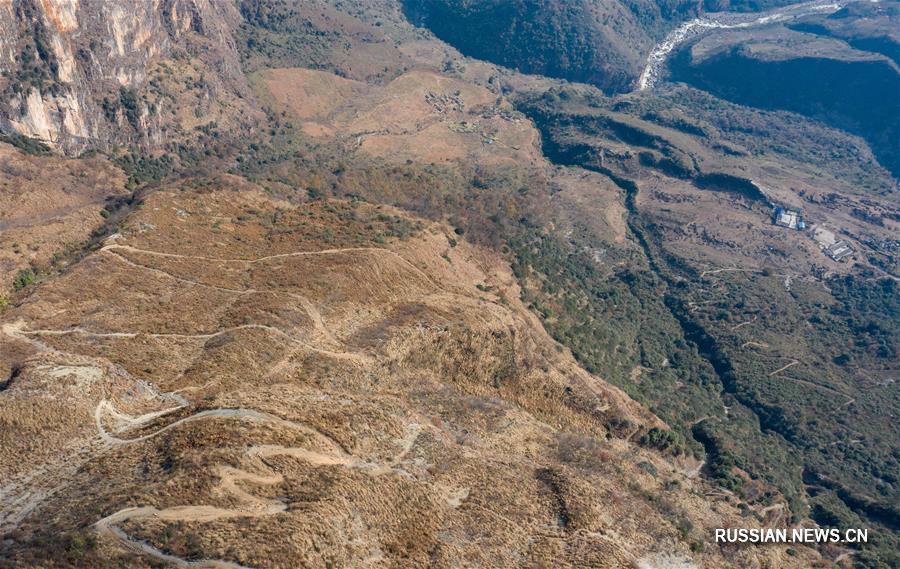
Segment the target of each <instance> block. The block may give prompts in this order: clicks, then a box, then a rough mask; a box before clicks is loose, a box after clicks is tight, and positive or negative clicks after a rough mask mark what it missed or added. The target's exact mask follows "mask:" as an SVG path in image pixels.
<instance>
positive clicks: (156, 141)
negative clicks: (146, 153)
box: [0, 0, 248, 152]
mask: <svg viewBox="0 0 900 569" xmlns="http://www.w3.org/2000/svg"><path fill="white" fill-rule="evenodd" d="M239 18H240V15H239V13H238V12H237V9H236V8H235V6H234V4H233V3H232V2H229V1H227V0H151V1H145V0H125V1H120V0H0V71H2V78H0V91H2V93H3V97H2V100H0V131H4V132H7V133H9V132H17V133H21V134H25V135H28V136H34V137H37V138H40V139H42V140H45V141H46V142H48V143H49V144H50V145H52V146H55V147H57V148H59V149H60V150H63V151H66V152H74V151H78V150H80V149H84V148H86V147H92V146H98V145H99V146H107V145H109V144H117V143H127V144H140V145H142V146H157V145H160V144H162V143H164V142H167V141H170V140H173V139H177V138H179V137H180V135H183V134H185V133H186V132H189V130H190V129H191V128H192V127H195V126H197V125H196V124H190V123H192V122H193V123H197V124H202V123H203V122H208V121H209V120H211V119H215V115H216V114H217V110H218V108H219V107H221V106H222V105H223V104H228V100H229V99H231V98H233V97H235V96H237V97H241V96H244V95H247V94H248V91H247V87H246V85H245V83H244V79H243V76H242V74H241V71H240V65H239V61H238V57H237V54H236V50H235V46H234V43H233V40H232V39H231V37H232V35H231V31H232V28H233V27H234V26H235V25H236V24H237V22H238V20H239ZM187 95H192V96H194V97H196V98H197V104H196V105H193V106H194V107H195V109H194V113H192V114H193V117H192V119H191V120H190V121H186V120H184V119H185V117H184V116H183V113H179V109H177V108H176V107H178V106H180V105H176V104H175V103H177V102H183V99H184V98H185V97H186V96H187ZM204 119H205V120H204Z"/></svg>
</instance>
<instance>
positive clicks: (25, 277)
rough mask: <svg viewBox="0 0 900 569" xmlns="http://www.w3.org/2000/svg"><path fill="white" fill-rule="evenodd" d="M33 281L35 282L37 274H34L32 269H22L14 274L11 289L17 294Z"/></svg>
mask: <svg viewBox="0 0 900 569" xmlns="http://www.w3.org/2000/svg"><path fill="white" fill-rule="evenodd" d="M35 280H37V274H36V273H35V272H34V269H22V270H21V271H19V272H18V273H16V278H15V279H13V288H14V289H15V290H16V292H18V291H20V290H22V289H23V288H25V287H28V286H30V285H32V284H34V281H35Z"/></svg>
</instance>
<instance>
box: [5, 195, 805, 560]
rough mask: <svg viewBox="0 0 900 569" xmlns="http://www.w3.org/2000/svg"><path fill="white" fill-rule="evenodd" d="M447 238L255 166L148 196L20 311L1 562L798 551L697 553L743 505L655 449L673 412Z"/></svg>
mask: <svg viewBox="0 0 900 569" xmlns="http://www.w3.org/2000/svg"><path fill="white" fill-rule="evenodd" d="M235 190H239V191H235ZM448 230H449V228H447V227H442V226H439V225H434V224H430V223H424V222H421V221H417V220H414V219H409V218H407V217H404V216H398V215H395V214H394V213H392V212H391V211H390V210H388V209H384V208H380V207H373V206H370V205H366V204H358V203H357V204H353V203H347V202H314V203H306V204H293V203H290V202H287V201H283V200H278V199H272V198H270V197H268V196H267V195H266V194H264V193H263V192H262V191H260V190H259V189H257V188H253V187H251V186H249V185H247V184H245V183H243V182H241V181H240V180H237V179H226V180H219V181H217V182H214V183H213V184H211V185H205V186H204V187H203V188H202V189H191V188H190V187H189V186H188V187H182V188H180V189H172V190H166V191H160V192H156V193H154V194H153V195H152V196H150V197H149V198H148V199H147V201H146V202H145V203H144V204H143V206H142V207H141V208H140V211H139V212H138V213H135V214H133V215H132V216H131V217H129V218H128V219H127V220H126V221H125V223H124V224H123V226H122V228H121V231H120V233H118V234H116V235H115V236H113V237H111V238H109V239H108V240H107V241H106V242H105V245H104V247H103V248H102V249H101V250H99V251H98V252H96V253H94V254H93V255H91V256H89V257H88V258H86V259H85V260H84V261H82V262H81V263H79V264H78V265H77V266H75V267H74V268H73V269H72V270H70V271H69V272H68V273H67V274H66V275H65V276H62V277H60V278H59V279H56V280H54V281H48V282H46V283H45V284H43V285H42V286H41V287H40V288H39V289H38V291H36V292H35V293H34V294H33V295H32V296H31V297H30V298H29V300H28V301H27V302H25V303H23V304H22V305H21V306H20V307H18V308H16V309H14V310H10V311H8V312H7V313H5V314H4V315H3V323H2V330H3V334H2V336H0V342H2V345H3V349H2V352H0V353H2V354H3V360H2V365H3V367H4V368H6V369H9V368H10V367H13V368H14V369H15V370H16V371H15V373H14V374H13V378H12V379H11V381H10V382H8V383H7V385H6V386H5V388H4V391H3V397H2V399H0V405H2V413H0V417H2V421H3V423H4V425H3V429H2V430H0V432H2V437H3V438H2V443H3V444H2V446H0V448H2V449H3V453H4V454H3V457H4V459H3V460H2V464H3V467H2V468H3V472H2V476H3V480H4V486H3V496H4V500H3V504H4V509H3V515H2V518H0V520H2V523H3V526H4V530H6V531H8V530H9V529H11V528H14V529H15V530H16V531H15V533H13V534H11V535H12V536H13V539H12V542H9V541H7V542H4V545H3V548H4V555H3V558H4V559H6V560H8V561H10V562H12V563H13V564H45V563H52V564H65V565H68V564H72V565H76V566H96V564H97V563H99V562H100V560H101V559H102V560H103V563H105V564H112V563H125V564H127V565H129V566H132V565H137V566H143V565H144V564H145V561H143V560H147V561H149V560H156V561H177V560H179V559H190V560H193V561H197V560H201V559H206V560H221V562H228V563H239V564H241V565H247V564H252V565H254V566H271V567H287V566H296V564H297V563H298V562H299V563H302V564H308V565H312V566H318V565H322V564H325V565H333V566H358V565H365V564H388V565H396V566H424V565H430V566H456V565H457V564H458V562H459V560H460V559H466V560H467V563H471V564H473V565H480V566H487V565H491V566H513V565H520V564H522V563H524V564H527V565H532V566H544V565H545V564H546V563H550V562H552V563H553V564H554V565H556V566H579V567H583V566H592V567H622V566H624V565H628V564H638V565H640V564H642V563H643V564H648V563H649V564H651V565H652V564H655V563H657V561H655V560H656V559H678V558H679V557H681V558H684V557H686V556H687V555H691V556H693V557H695V558H698V556H699V558H702V559H705V560H706V561H704V563H707V564H709V565H710V566H712V565H715V566H718V567H726V566H733V567H743V566H746V562H748V560H749V559H750V557H749V556H752V557H759V556H764V557H765V558H767V559H768V561H767V563H774V564H777V565H779V566H785V564H787V563H789V561H788V560H789V559H791V558H789V557H786V556H785V555H786V554H785V548H784V547H779V548H773V549H769V550H767V552H766V553H764V554H763V553H762V552H755V551H738V552H725V551H722V550H718V549H717V548H712V549H706V550H705V551H704V552H702V553H690V552H689V551H688V549H687V546H686V544H685V543H684V541H683V540H682V539H681V538H679V537H678V536H679V532H685V531H686V532H688V533H689V534H690V533H693V532H697V534H698V535H703V534H704V533H705V531H706V528H709V527H719V526H723V525H728V524H730V523H737V521H738V520H739V518H740V514H739V512H738V510H737V508H736V507H735V506H734V505H732V504H731V503H730V502H731V500H730V499H729V498H728V497H727V496H726V497H722V498H720V499H717V500H714V501H712V502H709V501H707V499H705V498H703V497H702V493H703V491H704V483H703V482H702V481H701V480H698V479H696V478H693V477H692V475H690V474H689V473H686V472H685V471H683V470H681V469H680V468H679V467H678V466H677V465H676V464H674V463H673V462H672V461H671V459H669V460H665V459H664V458H663V457H661V456H660V455H659V454H657V453H656V452H652V451H647V450H643V449H641V448H639V447H638V446H636V445H635V444H634V442H633V441H636V440H638V439H640V438H641V433H647V432H648V430H650V429H659V428H661V427H663V425H662V424H661V423H660V422H659V421H658V419H656V418H655V417H653V416H652V415H651V414H649V413H648V412H647V411H645V410H643V409H642V408H640V407H639V406H637V405H636V404H634V403H633V402H632V401H630V400H629V399H628V398H627V397H626V396H625V395H624V394H622V393H621V392H620V391H618V390H617V389H615V388H612V387H610V386H609V385H607V384H606V383H604V382H603V381H602V380H600V379H598V378H596V377H593V376H590V375H589V374H587V373H585V372H584V371H583V370H582V369H580V368H579V367H578V366H577V365H576V364H575V362H574V361H573V360H572V359H571V357H570V356H569V355H568V354H567V353H565V352H564V351H561V350H559V349H557V348H556V347H555V345H554V343H553V342H552V341H551V340H550V339H549V337H547V336H546V334H545V333H544V332H543V330H542V329H541V328H540V326H539V324H537V322H536V320H535V318H534V317H533V316H532V315H531V314H530V313H529V312H528V311H527V310H525V308H524V307H523V306H522V305H521V304H520V302H519V301H518V298H517V297H518V291H517V289H516V285H515V280H514V278H513V276H512V274H511V273H510V272H509V270H508V268H504V267H503V265H502V263H500V262H499V260H498V259H497V258H496V257H495V256H494V255H493V254H491V253H488V252H486V251H483V250H480V249H478V248H474V247H472V246H470V245H468V244H466V243H464V242H456V244H455V245H451V244H450V242H449V240H448ZM395 235H400V236H401V237H400V238H398V237H394V236H395ZM376 236H382V237H383V238H386V239H384V240H385V241H386V242H385V243H383V244H379V243H377V242H373V241H372V239H373V238H375V237H376ZM261 252H265V255H264V256H260V253H261ZM88 283H90V284H89V285H88ZM486 289H490V290H489V291H487V290H486ZM78 291H80V292H78ZM37 406H39V407H40V408H42V417H44V418H51V417H52V421H51V423H50V424H46V423H45V422H44V420H38V421H36V420H35V417H34V416H33V414H32V413H33V409H35V407H37ZM26 449H27V453H26V452H25V451H26ZM23 453H24V454H23ZM13 456H18V457H19V458H20V459H19V460H10V459H11V458H12V457H13ZM26 457H27V458H26ZM85 485H90V486H91V488H92V492H91V494H90V495H89V496H88V495H85V494H84V492H83V491H82V488H83V487H84V486H85ZM662 486H665V487H666V488H667V489H668V491H667V492H666V495H665V497H659V498H653V499H650V498H648V497H649V496H652V495H656V494H657V493H658V492H660V491H661V488H662ZM642 496H648V497H642ZM50 512H55V514H54V515H52V516H50V515H49V514H50ZM772 521H773V522H774V521H776V520H774V519H773V520H772ZM72 528H83V529H78V530H74V531H73V529H72ZM92 528H95V529H96V531H97V532H98V533H97V536H96V537H89V538H88V537H87V536H90V535H91V531H92ZM685 528H687V529H685ZM74 543H78V544H80V545H78V546H77V547H76V546H73V545H72V544H74ZM809 553H810V552H805V553H803V554H801V557H799V558H798V557H795V558H793V561H790V563H795V562H796V563H798V564H799V563H800V562H801V559H803V557H804V556H805V555H808V554H809ZM136 554H139V555H138V556H136Z"/></svg>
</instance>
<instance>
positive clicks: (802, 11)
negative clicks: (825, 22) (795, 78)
mask: <svg viewBox="0 0 900 569" xmlns="http://www.w3.org/2000/svg"><path fill="white" fill-rule="evenodd" d="M845 5H846V2H845V1H844V0H840V1H838V2H835V1H833V0H813V1H812V2H805V3H803V4H794V5H791V6H784V7H782V8H778V9H775V10H770V11H768V12H765V13H763V14H737V13H728V12H723V13H717V14H708V15H706V16H703V17H700V18H694V19H693V20H690V21H688V22H685V23H683V24H681V25H680V26H678V27H677V28H676V29H674V30H672V31H671V32H670V33H669V35H667V36H666V39H664V40H663V41H662V42H660V43H659V44H657V46H656V47H654V48H653V50H652V51H651V52H650V55H649V56H647V63H646V65H645V66H644V70H643V72H641V76H640V77H639V78H638V81H637V90H638V91H645V90H647V89H651V88H653V86H654V85H656V83H657V82H658V81H659V78H660V75H661V71H662V68H663V66H664V65H665V63H666V59H667V58H668V57H669V54H671V53H672V52H673V51H674V50H675V48H677V47H678V46H679V45H681V44H682V43H684V42H685V41H687V40H689V39H692V38H695V37H697V36H699V35H700V34H702V33H704V32H706V31H708V30H712V29H737V28H752V27H756V26H765V25H768V24H774V23H776V22H784V21H788V20H793V19H796V18H800V17H802V16H808V15H810V14H817V13H828V14H831V13H834V12H837V11H838V10H840V9H841V8H843V7H844V6H845Z"/></svg>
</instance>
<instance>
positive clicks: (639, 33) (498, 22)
mask: <svg viewBox="0 0 900 569" xmlns="http://www.w3.org/2000/svg"><path fill="white" fill-rule="evenodd" d="M404 7H405V9H406V12H407V15H408V16H409V18H410V19H411V20H412V21H413V22H414V23H416V24H419V25H422V26H424V27H427V28H429V29H430V30H431V31H433V32H434V33H435V34H436V35H437V36H438V37H439V38H441V39H443V40H444V41H447V42H448V43H450V44H452V45H454V46H456V47H457V48H459V50H460V51H462V52H463V53H464V54H466V55H469V56H471V57H477V58H479V59H485V60H489V61H494V62H496V63H499V64H501V65H505V66H507V67H513V68H517V69H521V70H522V71H523V72H526V73H538V74H541V75H548V76H551V77H561V78H566V79H569V80H571V81H581V82H587V83H594V84H596V85H598V86H599V87H601V88H602V89H604V90H607V91H613V92H618V91H625V90H628V89H629V88H630V87H631V85H632V83H633V82H634V80H635V79H636V78H637V75H638V74H639V73H640V68H641V66H642V63H643V59H644V57H645V56H646V54H647V53H649V51H650V48H651V47H652V46H653V44H654V43H655V40H656V39H657V38H658V37H659V36H660V35H661V34H662V33H663V32H664V31H665V30H666V29H667V28H668V27H669V26H670V25H671V23H672V22H677V21H679V20H682V19H686V18H689V17H690V16H692V15H694V14H695V10H696V5H695V4H693V3H690V2H653V1H638V2H618V1H616V0H604V1H599V0H585V1H578V2H557V1H553V0H550V1H542V0H537V1H535V0H519V1H515V2H497V1H487V2H463V1H445V0H406V1H405V2H404Z"/></svg>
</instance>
